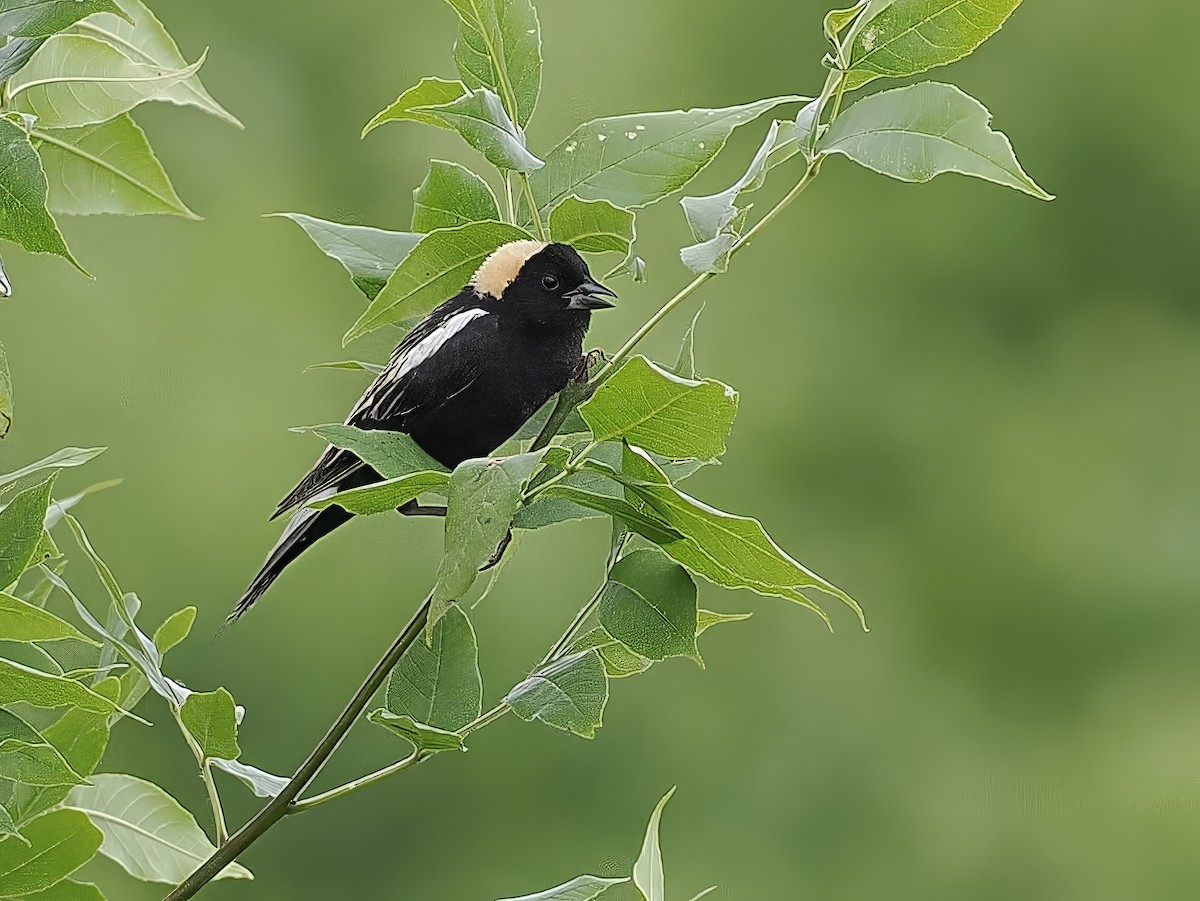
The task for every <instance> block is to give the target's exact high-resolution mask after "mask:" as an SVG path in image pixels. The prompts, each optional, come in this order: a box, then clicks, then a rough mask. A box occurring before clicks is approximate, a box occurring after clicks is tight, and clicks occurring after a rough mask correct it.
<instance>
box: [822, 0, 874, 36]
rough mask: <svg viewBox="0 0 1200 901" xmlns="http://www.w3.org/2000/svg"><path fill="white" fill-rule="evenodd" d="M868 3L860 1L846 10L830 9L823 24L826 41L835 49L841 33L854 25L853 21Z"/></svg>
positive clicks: (867, 0) (865, 0)
mask: <svg viewBox="0 0 1200 901" xmlns="http://www.w3.org/2000/svg"><path fill="white" fill-rule="evenodd" d="M868 2H869V0H861V2H859V3H856V4H854V6H851V7H849V8H848V9H831V10H830V11H829V12H827V13H826V14H825V21H824V23H823V24H824V30H825V38H826V40H828V41H829V42H830V43H831V44H833V45H834V46H835V47H836V46H837V45H838V40H839V37H840V35H841V33H842V32H843V31H845V30H846V29H847V28H848V27H849V26H851V25H853V24H854V20H855V19H857V18H858V17H859V16H860V15H861V14H862V12H863V11H864V10H865V9H866V8H867V3H868Z"/></svg>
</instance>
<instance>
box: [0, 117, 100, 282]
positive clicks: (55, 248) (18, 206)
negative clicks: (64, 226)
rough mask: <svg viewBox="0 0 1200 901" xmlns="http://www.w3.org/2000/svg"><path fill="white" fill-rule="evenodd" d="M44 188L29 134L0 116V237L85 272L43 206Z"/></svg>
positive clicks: (40, 168)
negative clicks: (51, 254) (55, 257)
mask: <svg viewBox="0 0 1200 901" xmlns="http://www.w3.org/2000/svg"><path fill="white" fill-rule="evenodd" d="M46 191H47V186H46V173H45V172H44V171H43V170H42V161H41V159H40V158H39V157H38V154H37V151H36V150H34V149H33V144H31V143H30V140H29V135H28V134H26V132H25V129H23V128H21V126H19V125H17V124H16V123H15V122H12V121H10V120H9V119H4V118H0V238H3V239H5V240H8V241H15V242H16V243H17V244H20V245H21V246H22V247H24V248H25V249H26V250H28V251H29V252H30V253H53V254H57V255H58V256H60V257H62V258H63V259H65V260H67V261H69V262H70V263H72V264H73V265H74V266H75V267H76V268H77V269H79V271H80V272H85V271H86V270H84V268H83V267H82V266H80V265H79V262H78V261H77V260H76V259H75V257H73V256H72V255H71V251H69V250H68V249H67V244H66V242H65V241H64V240H63V236H62V232H60V231H59V230H58V224H57V223H55V221H54V217H53V216H51V215H50V211H49V210H48V209H46Z"/></svg>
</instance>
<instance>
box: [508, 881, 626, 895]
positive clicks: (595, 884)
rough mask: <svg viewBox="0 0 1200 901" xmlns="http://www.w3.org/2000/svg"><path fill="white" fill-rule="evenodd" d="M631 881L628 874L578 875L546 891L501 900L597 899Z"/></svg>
mask: <svg viewBox="0 0 1200 901" xmlns="http://www.w3.org/2000/svg"><path fill="white" fill-rule="evenodd" d="M628 881H629V877H628V876H623V877H621V878H619V879H605V878H603V877H601V876H576V877H575V878H574V879H572V880H571V881H570V882H564V883H563V884H562V885H556V886H555V887H554V888H548V889H546V890H545V891H544V892H535V893H534V894H532V895H521V896H520V897H519V898H501V899H500V901H595V899H596V898H599V897H600V896H601V895H603V894H604V893H605V892H606V891H608V890H609V889H610V888H612V887H613V886H614V885H622V884H624V883H626V882H628Z"/></svg>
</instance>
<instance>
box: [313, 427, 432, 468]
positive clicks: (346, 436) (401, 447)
mask: <svg viewBox="0 0 1200 901" xmlns="http://www.w3.org/2000/svg"><path fill="white" fill-rule="evenodd" d="M291 431H293V432H311V433H312V434H314V435H316V436H317V437H318V438H320V439H321V440H323V441H327V442H329V443H330V444H332V445H333V446H334V447H339V448H341V449H342V450H348V451H352V452H353V453H354V455H355V456H356V457H358V458H359V459H360V460H364V461H365V462H366V463H367V464H368V465H369V466H370V467H371V468H372V469H374V470H375V471H376V472H378V473H379V474H380V475H381V476H383V477H384V478H385V479H394V478H398V477H400V476H406V475H409V474H411V473H414V472H425V471H434V472H443V473H444V472H446V471H447V470H446V467H444V466H442V464H440V463H438V462H437V461H436V460H434V459H433V457H431V456H429V454H427V453H425V451H423V450H422V449H421V446H420V445H419V444H417V442H415V441H414V440H413V439H412V438H411V437H410V436H408V435H406V434H405V433H404V432H389V431H385V430H383V429H378V430H373V431H366V430H364V429H358V428H355V427H354V426H352V425H339V424H334V423H330V424H328V425H314V426H301V427H299V428H295V429H291Z"/></svg>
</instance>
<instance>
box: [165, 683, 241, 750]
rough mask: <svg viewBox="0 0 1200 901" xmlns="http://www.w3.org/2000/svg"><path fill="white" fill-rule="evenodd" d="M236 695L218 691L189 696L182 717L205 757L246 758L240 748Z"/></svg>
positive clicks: (196, 693) (181, 712) (219, 689)
mask: <svg viewBox="0 0 1200 901" xmlns="http://www.w3.org/2000/svg"><path fill="white" fill-rule="evenodd" d="M234 706H235V705H234V703H233V695H231V694H230V693H229V692H228V691H226V690H225V689H223V688H218V689H217V690H216V691H205V692H194V693H192V694H190V695H188V698H187V700H186V701H185V702H184V704H183V707H182V708H181V709H180V711H179V717H180V719H182V720H183V725H184V726H186V727H187V730H188V732H190V733H191V735H192V738H194V739H195V740H196V744H197V745H199V746H200V750H201V752H202V753H203V754H204V756H205V757H220V758H221V759H223V760H237V758H239V757H241V756H242V749H241V748H239V747H238V740H237V716H236V714H235V712H234Z"/></svg>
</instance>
